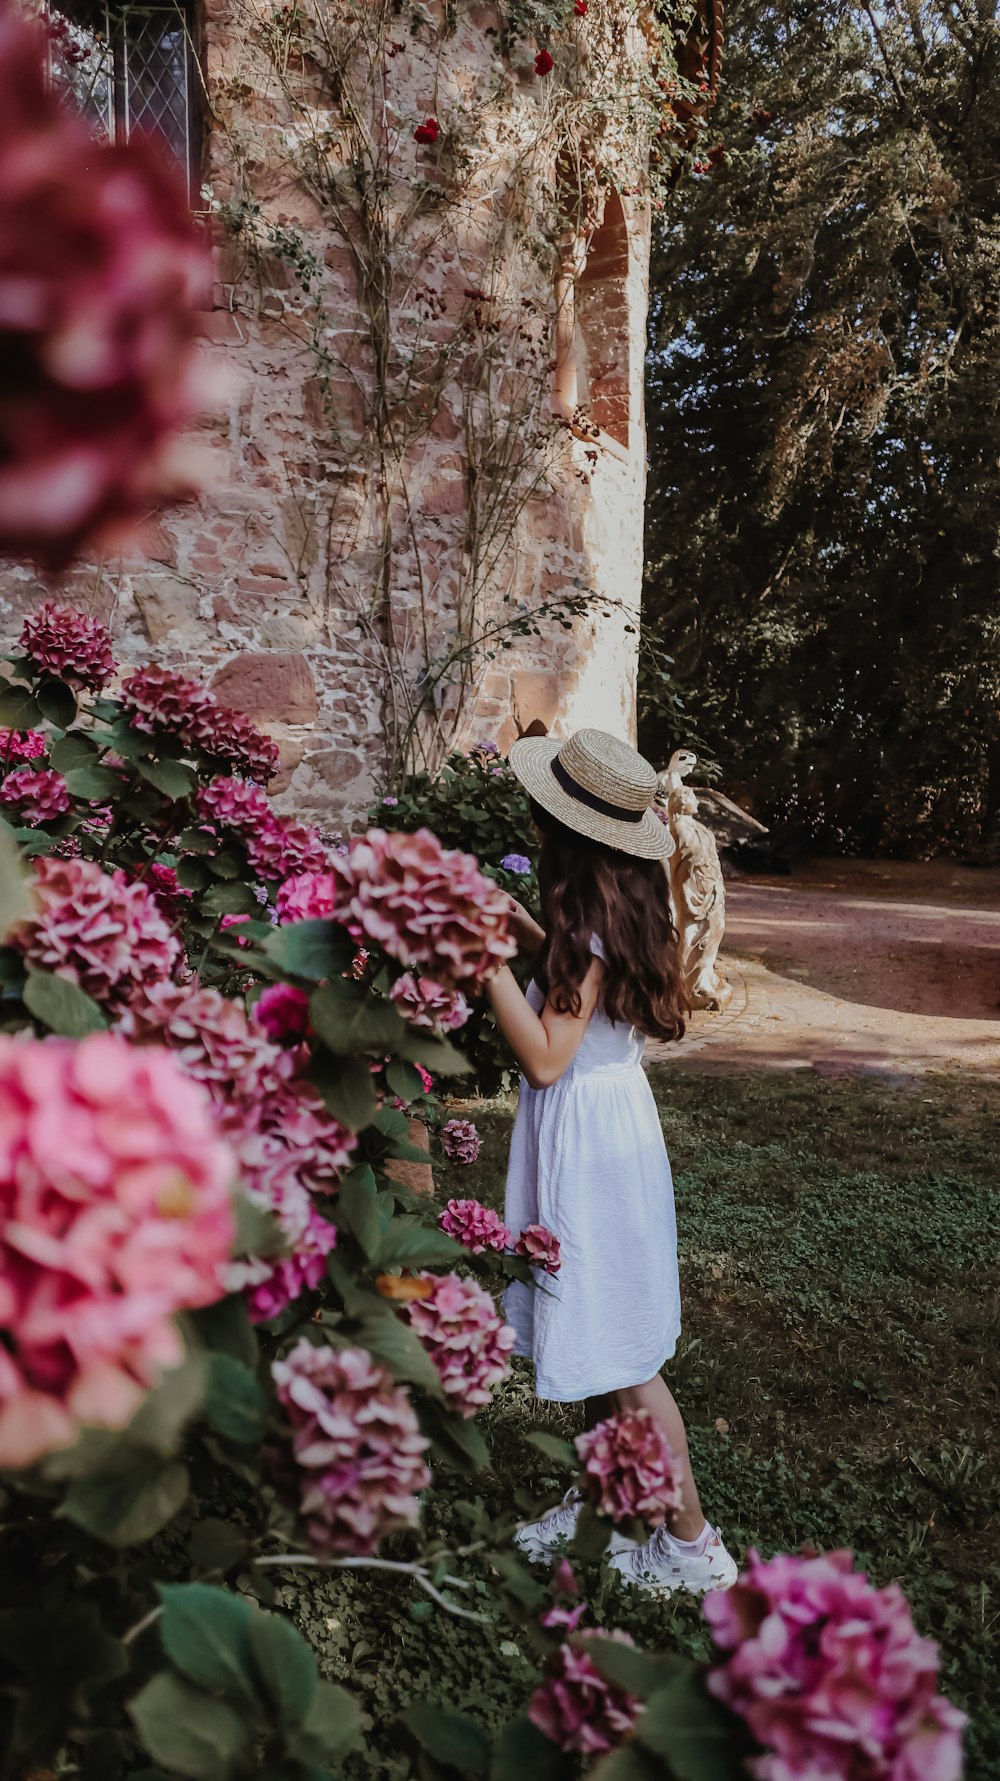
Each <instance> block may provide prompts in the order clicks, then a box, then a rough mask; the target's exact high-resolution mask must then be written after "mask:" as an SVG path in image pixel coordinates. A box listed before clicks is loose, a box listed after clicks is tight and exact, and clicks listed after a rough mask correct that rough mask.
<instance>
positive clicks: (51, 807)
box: [0, 767, 71, 826]
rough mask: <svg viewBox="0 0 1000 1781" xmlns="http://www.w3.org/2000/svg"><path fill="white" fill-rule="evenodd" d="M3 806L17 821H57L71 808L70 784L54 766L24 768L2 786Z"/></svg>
mask: <svg viewBox="0 0 1000 1781" xmlns="http://www.w3.org/2000/svg"><path fill="white" fill-rule="evenodd" d="M0 805H2V806H3V808H4V810H5V811H6V812H7V818H8V821H9V822H13V823H15V824H19V825H22V826H24V825H28V824H30V823H37V822H54V821H55V819H56V817H57V816H65V815H66V812H67V811H68V810H69V809H70V807H71V799H70V795H69V786H68V785H67V784H66V781H65V779H64V778H63V776H62V774H61V773H57V772H55V770H54V769H53V768H51V767H39V768H31V767H21V768H19V769H18V771H17V772H16V773H8V775H7V777H6V779H5V780H4V782H3V784H2V785H0Z"/></svg>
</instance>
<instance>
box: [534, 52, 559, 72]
mask: <svg viewBox="0 0 1000 1781" xmlns="http://www.w3.org/2000/svg"><path fill="white" fill-rule="evenodd" d="M554 67H555V63H554V62H553V60H552V57H551V56H550V55H549V52H548V50H547V49H540V50H539V52H538V54H537V56H536V57H535V73H536V74H542V75H545V74H551V73H552V70H553V68H554Z"/></svg>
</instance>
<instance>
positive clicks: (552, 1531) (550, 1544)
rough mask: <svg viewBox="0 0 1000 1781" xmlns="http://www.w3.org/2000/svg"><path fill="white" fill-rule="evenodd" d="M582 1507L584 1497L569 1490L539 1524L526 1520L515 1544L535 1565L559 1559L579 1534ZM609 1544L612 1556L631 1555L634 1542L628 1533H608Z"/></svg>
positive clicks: (519, 1530)
mask: <svg viewBox="0 0 1000 1781" xmlns="http://www.w3.org/2000/svg"><path fill="white" fill-rule="evenodd" d="M582 1506H583V1497H582V1496H581V1495H580V1492H579V1491H578V1490H568V1491H567V1492H566V1495H565V1496H564V1497H563V1500H562V1502H561V1503H557V1504H556V1506H555V1508H554V1509H549V1510H548V1512H547V1513H546V1514H545V1515H543V1516H542V1517H541V1520H539V1521H526V1522H525V1523H524V1524H523V1526H522V1527H519V1528H518V1530H517V1532H516V1533H515V1535H514V1544H515V1546H517V1547H518V1548H519V1550H520V1551H521V1552H523V1553H524V1556H525V1558H529V1559H530V1560H531V1562H532V1564H536V1565H540V1564H544V1563H545V1562H546V1560H547V1559H550V1558H560V1557H561V1556H562V1554H563V1553H564V1552H565V1551H566V1549H567V1547H568V1546H569V1544H570V1542H571V1540H572V1538H573V1535H574V1534H575V1533H576V1524H577V1521H578V1519H579V1515H580V1510H581V1508H582ZM608 1545H609V1547H610V1549H611V1551H612V1552H613V1553H617V1552H631V1551H632V1550H633V1549H634V1547H635V1545H636V1541H635V1540H630V1539H629V1538H628V1537H627V1535H625V1534H609V1536H608Z"/></svg>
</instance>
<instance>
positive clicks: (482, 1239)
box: [438, 1200, 510, 1255]
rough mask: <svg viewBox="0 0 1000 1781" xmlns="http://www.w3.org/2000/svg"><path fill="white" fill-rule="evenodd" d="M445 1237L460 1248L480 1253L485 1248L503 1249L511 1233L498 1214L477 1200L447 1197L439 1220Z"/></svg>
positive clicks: (474, 1253)
mask: <svg viewBox="0 0 1000 1781" xmlns="http://www.w3.org/2000/svg"><path fill="white" fill-rule="evenodd" d="M438 1225H439V1226H440V1228H441V1230H443V1231H444V1233H445V1235H446V1236H448V1237H454V1239H455V1241H456V1243H461V1245H462V1247H463V1249H468V1250H471V1252H472V1254H473V1255H482V1254H484V1252H485V1251H486V1250H487V1249H506V1248H507V1246H508V1244H509V1243H510V1232H509V1230H508V1229H507V1226H506V1225H505V1224H504V1221H503V1219H502V1218H501V1217H500V1216H499V1214H498V1213H496V1212H494V1211H492V1210H491V1208H490V1207H489V1206H483V1205H481V1204H480V1202H479V1200H449V1201H448V1204H447V1206H446V1207H445V1209H444V1211H443V1212H442V1213H441V1216H440V1217H439V1219H438Z"/></svg>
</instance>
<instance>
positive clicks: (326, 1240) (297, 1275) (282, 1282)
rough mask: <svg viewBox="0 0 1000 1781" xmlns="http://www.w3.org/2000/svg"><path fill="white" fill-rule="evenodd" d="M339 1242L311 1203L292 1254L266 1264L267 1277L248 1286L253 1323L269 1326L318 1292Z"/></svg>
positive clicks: (327, 1222) (248, 1299) (332, 1230)
mask: <svg viewBox="0 0 1000 1781" xmlns="http://www.w3.org/2000/svg"><path fill="white" fill-rule="evenodd" d="M303 1191H304V1190H303ZM306 1198H307V1201H308V1196H306ZM279 1223H280V1217H279ZM336 1242H337V1231H336V1227H335V1226H334V1225H332V1224H330V1223H329V1221H328V1220H327V1219H325V1218H321V1217H320V1215H319V1213H318V1212H317V1211H316V1208H315V1207H314V1206H313V1205H312V1204H311V1203H307V1206H306V1210H305V1221H304V1224H303V1226H302V1228H301V1229H300V1230H298V1231H297V1233H296V1235H295V1237H294V1240H293V1245H292V1249H291V1253H290V1254H289V1255H283V1256H279V1257H278V1259H277V1260H275V1261H268V1262H265V1263H264V1264H263V1266H264V1267H266V1268H267V1272H266V1274H264V1275H263V1277H262V1278H260V1279H258V1280H255V1281H254V1282H253V1283H252V1284H250V1283H248V1284H247V1286H246V1289H245V1297H246V1301H247V1310H248V1312H249V1314H250V1321H251V1322H252V1323H269V1322H270V1321H271V1320H272V1319H273V1318H275V1317H280V1315H281V1313H282V1312H283V1311H287V1309H288V1307H289V1305H294V1304H295V1301H296V1299H298V1298H299V1297H300V1296H301V1294H302V1293H303V1292H305V1291H306V1290H307V1289H314V1288H316V1287H317V1286H318V1285H319V1283H320V1281H321V1280H322V1279H323V1276H324V1274H325V1273H326V1258H327V1256H328V1255H329V1254H330V1251H331V1250H332V1249H334V1248H335V1247H336Z"/></svg>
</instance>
